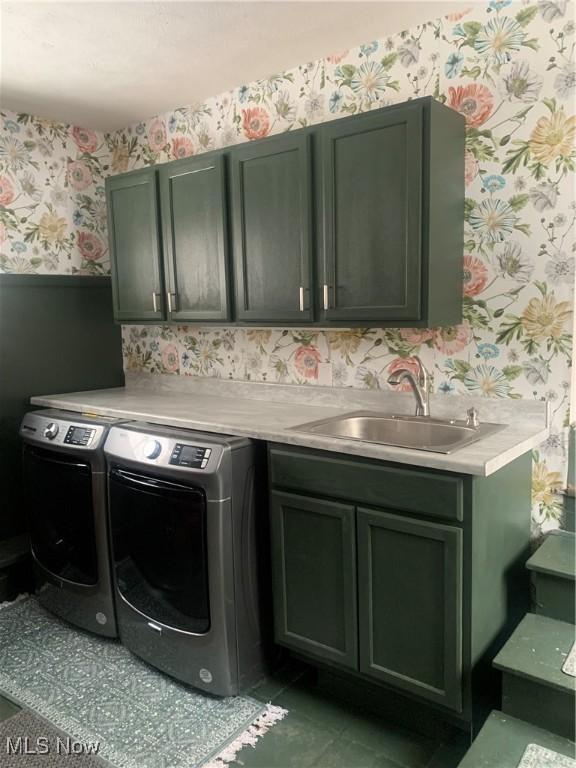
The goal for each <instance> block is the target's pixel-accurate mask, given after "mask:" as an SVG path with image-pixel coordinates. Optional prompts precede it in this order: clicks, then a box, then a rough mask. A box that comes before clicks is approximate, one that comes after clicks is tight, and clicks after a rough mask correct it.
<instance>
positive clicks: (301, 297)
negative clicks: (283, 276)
mask: <svg viewBox="0 0 576 768" xmlns="http://www.w3.org/2000/svg"><path fill="white" fill-rule="evenodd" d="M300 312H304V286H303V285H301V286H300Z"/></svg>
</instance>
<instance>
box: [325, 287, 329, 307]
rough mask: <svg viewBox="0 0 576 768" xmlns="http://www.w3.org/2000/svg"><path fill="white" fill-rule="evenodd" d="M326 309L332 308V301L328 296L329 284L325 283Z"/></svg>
mask: <svg viewBox="0 0 576 768" xmlns="http://www.w3.org/2000/svg"><path fill="white" fill-rule="evenodd" d="M324 309H330V301H329V297H328V286H327V284H326V283H324Z"/></svg>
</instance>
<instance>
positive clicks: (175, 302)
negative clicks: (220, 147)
mask: <svg viewBox="0 0 576 768" xmlns="http://www.w3.org/2000/svg"><path fill="white" fill-rule="evenodd" d="M159 180H160V200H161V207H162V222H163V242H164V259H165V272H166V303H167V309H168V320H174V321H177V322H182V321H194V320H201V321H204V320H230V304H229V298H228V280H227V274H228V254H227V247H228V241H227V232H226V188H225V160H224V156H223V155H222V154H221V153H214V152H211V153H210V154H207V155H205V156H200V157H194V158H188V159H186V160H181V161H178V162H176V163H168V164H166V165H164V166H162V167H161V168H160V170H159Z"/></svg>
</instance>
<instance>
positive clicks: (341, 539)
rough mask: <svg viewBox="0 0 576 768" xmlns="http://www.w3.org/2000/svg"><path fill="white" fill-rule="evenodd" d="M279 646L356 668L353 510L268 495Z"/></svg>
mask: <svg viewBox="0 0 576 768" xmlns="http://www.w3.org/2000/svg"><path fill="white" fill-rule="evenodd" d="M270 512H271V516H272V520H271V535H272V577H273V582H272V583H273V591H274V627H275V637H276V640H277V642H279V643H281V644H282V645H287V646H288V647H290V648H294V649H296V650H298V651H304V652H306V653H310V654H313V655H314V656H316V657H320V658H321V659H324V660H329V661H331V662H336V663H338V664H340V665H342V666H345V667H351V668H352V669H357V668H358V651H357V631H358V629H357V610H356V541H355V531H354V507H351V506H348V505H347V504H337V503H335V502H330V501H321V500H317V499H309V498H305V497H302V496H296V495H294V494H290V493H277V492H274V493H272V495H271V509H270Z"/></svg>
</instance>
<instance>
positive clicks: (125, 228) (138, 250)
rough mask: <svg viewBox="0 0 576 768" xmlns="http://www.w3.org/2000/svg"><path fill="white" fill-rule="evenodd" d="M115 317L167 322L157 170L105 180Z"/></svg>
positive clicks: (148, 169) (129, 319) (117, 318)
mask: <svg viewBox="0 0 576 768" xmlns="http://www.w3.org/2000/svg"><path fill="white" fill-rule="evenodd" d="M106 193H107V201H108V232H109V238H110V257H111V261H112V289H113V296H114V317H115V318H116V320H119V321H120V322H138V321H155V320H162V319H163V318H164V302H163V298H164V292H163V280H162V267H161V246H160V237H159V230H158V202H157V177H156V171H155V169H154V168H147V169H145V170H143V171H135V172H132V173H127V174H123V175H122V176H113V177H112V178H109V179H107V180H106Z"/></svg>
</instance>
